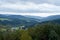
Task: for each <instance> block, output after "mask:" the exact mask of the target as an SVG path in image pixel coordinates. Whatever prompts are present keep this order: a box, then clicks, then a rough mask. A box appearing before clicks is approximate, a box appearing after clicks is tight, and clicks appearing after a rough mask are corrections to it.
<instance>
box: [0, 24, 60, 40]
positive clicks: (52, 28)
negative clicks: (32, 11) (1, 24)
mask: <svg viewBox="0 0 60 40" xmlns="http://www.w3.org/2000/svg"><path fill="white" fill-rule="evenodd" d="M0 40H60V25H59V24H56V23H55V24H52V23H44V24H37V25H35V26H34V27H29V28H28V29H18V30H10V29H9V30H6V31H2V30H0Z"/></svg>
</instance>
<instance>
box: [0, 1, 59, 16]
mask: <svg viewBox="0 0 60 40" xmlns="http://www.w3.org/2000/svg"><path fill="white" fill-rule="evenodd" d="M0 14H14V15H32V16H41V17H46V16H50V15H60V0H0Z"/></svg>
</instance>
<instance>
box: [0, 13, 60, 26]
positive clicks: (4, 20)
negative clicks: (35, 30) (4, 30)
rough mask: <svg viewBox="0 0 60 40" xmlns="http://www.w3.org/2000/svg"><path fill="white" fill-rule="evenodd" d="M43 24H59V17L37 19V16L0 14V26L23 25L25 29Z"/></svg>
mask: <svg viewBox="0 0 60 40" xmlns="http://www.w3.org/2000/svg"><path fill="white" fill-rule="evenodd" d="M56 20H58V21H56ZM55 21H56V22H55ZM45 22H54V23H60V15H52V16H48V17H39V16H22V15H1V14H0V25H11V26H12V27H16V26H21V25H23V26H25V27H31V26H34V25H36V24H38V23H45Z"/></svg>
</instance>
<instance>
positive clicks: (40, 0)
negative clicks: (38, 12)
mask: <svg viewBox="0 0 60 40" xmlns="http://www.w3.org/2000/svg"><path fill="white" fill-rule="evenodd" d="M0 1H2V2H8V3H16V2H33V3H36V4H41V3H50V4H54V5H58V6H60V0H0Z"/></svg>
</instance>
